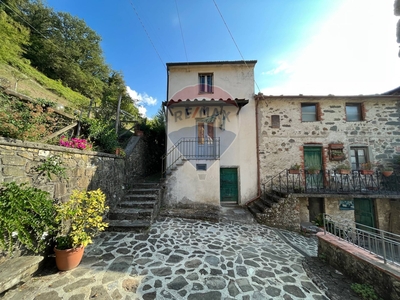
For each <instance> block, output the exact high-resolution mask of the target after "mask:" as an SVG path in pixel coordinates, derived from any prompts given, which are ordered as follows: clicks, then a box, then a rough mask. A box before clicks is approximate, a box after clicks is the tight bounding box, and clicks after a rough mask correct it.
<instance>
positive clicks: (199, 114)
mask: <svg viewBox="0 0 400 300" xmlns="http://www.w3.org/2000/svg"><path fill="white" fill-rule="evenodd" d="M255 64H256V61H254V60H251V61H218V62H188V63H167V69H168V73H167V80H168V82H167V97H168V98H167V99H168V100H167V101H165V102H164V103H163V106H164V108H165V113H166V124H167V126H166V128H167V129H166V131H167V152H166V155H165V157H164V166H165V169H164V173H165V174H166V191H165V197H164V198H165V204H166V205H167V206H181V207H182V206H189V207H198V206H203V205H212V206H220V205H221V204H223V203H228V204H233V203H235V204H240V205H244V204H245V203H246V202H247V201H249V200H251V199H253V198H255V197H256V196H257V188H258V184H257V183H258V181H257V148H256V122H255V121H254V120H255V100H254V66H255Z"/></svg>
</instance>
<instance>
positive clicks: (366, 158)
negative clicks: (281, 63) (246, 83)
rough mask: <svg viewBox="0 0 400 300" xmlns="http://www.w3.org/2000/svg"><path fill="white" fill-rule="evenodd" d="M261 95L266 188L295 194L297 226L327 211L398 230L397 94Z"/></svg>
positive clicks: (260, 139) (260, 125) (399, 133)
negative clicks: (388, 172)
mask: <svg viewBox="0 0 400 300" xmlns="http://www.w3.org/2000/svg"><path fill="white" fill-rule="evenodd" d="M255 98H256V101H257V107H258V128H259V131H258V143H259V159H260V173H261V176H260V178H261V184H262V185H264V187H265V190H266V191H267V192H268V191H270V190H281V191H282V192H284V193H287V194H290V195H292V196H293V197H294V200H293V201H297V202H296V203H297V204H296V207H295V210H296V211H297V214H295V215H294V218H297V220H295V222H310V221H314V220H315V219H316V218H317V217H318V215H319V214H320V213H327V214H329V215H330V216H332V217H334V218H335V219H336V220H341V219H343V220H350V221H356V222H357V223H361V224H365V225H368V226H371V227H376V228H380V229H384V230H387V231H391V232H394V233H400V200H399V198H400V195H399V187H398V184H399V180H398V179H399V178H398V177H397V175H396V169H398V166H399V157H400V126H399V125H400V122H399V117H400V110H399V108H400V102H399V100H400V97H399V96H391V95H375V96H345V97H337V96H264V95H261V94H260V95H256V97H255ZM294 165H297V166H298V169H299V170H298V171H296V172H295V171H293V172H292V171H289V169H290V167H291V166H294ZM342 165H347V167H348V168H347V169H348V170H347V172H343V173H342V171H341V169H340V168H341V167H343V166H342ZM369 167H371V169H372V170H373V172H372V173H371V174H366V171H365V170H364V169H368V168H369ZM384 167H392V168H394V171H395V173H393V174H391V175H390V176H388V177H386V176H385V175H386V173H385V175H384V173H383V172H382V171H383V168H384ZM311 169H316V170H317V171H318V173H316V172H311ZM397 171H398V170H397ZM291 173H296V174H291ZM397 173H398V172H397ZM291 209H293V207H292V208H291Z"/></svg>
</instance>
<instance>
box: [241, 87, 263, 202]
mask: <svg viewBox="0 0 400 300" xmlns="http://www.w3.org/2000/svg"><path fill="white" fill-rule="evenodd" d="M260 99H263V94H262V93H258V94H257V95H255V96H254V100H255V101H256V155H257V196H255V197H254V198H253V199H250V200H249V201H247V202H246V203H245V204H244V205H245V206H247V205H249V204H250V203H252V202H253V201H256V200H257V199H259V198H260V197H261V186H260V183H261V182H260V155H259V153H258V150H259V149H258V147H259V142H258V136H259V134H258V100H260Z"/></svg>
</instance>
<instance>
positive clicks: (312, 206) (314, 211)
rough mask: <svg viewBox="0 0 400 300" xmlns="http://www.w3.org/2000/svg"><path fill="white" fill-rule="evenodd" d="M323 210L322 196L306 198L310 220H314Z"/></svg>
mask: <svg viewBox="0 0 400 300" xmlns="http://www.w3.org/2000/svg"><path fill="white" fill-rule="evenodd" d="M323 212H324V198H312V197H310V198H308V213H309V215H310V222H312V221H315V219H317V218H318V216H319V215H320V214H322V213H323Z"/></svg>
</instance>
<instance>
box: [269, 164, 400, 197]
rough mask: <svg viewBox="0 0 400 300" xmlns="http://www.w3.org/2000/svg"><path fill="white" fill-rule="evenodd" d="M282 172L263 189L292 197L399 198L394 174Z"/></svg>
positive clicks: (399, 187) (399, 184)
mask: <svg viewBox="0 0 400 300" xmlns="http://www.w3.org/2000/svg"><path fill="white" fill-rule="evenodd" d="M291 172H294V171H291V170H282V171H281V172H279V173H278V174H277V175H275V176H273V177H270V178H269V179H268V180H267V181H266V182H265V183H264V187H265V190H269V191H277V192H280V193H287V194H289V193H294V194H378V195H399V196H400V176H398V175H397V174H396V173H393V174H391V175H390V176H389V177H386V176H384V175H383V173H382V172H381V171H378V170H377V171H374V172H373V174H364V173H363V172H362V171H361V170H353V171H350V173H349V174H341V173H339V172H337V171H336V170H320V171H319V172H318V173H315V174H309V173H308V172H307V171H306V170H298V173H293V174H292V173H291Z"/></svg>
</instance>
